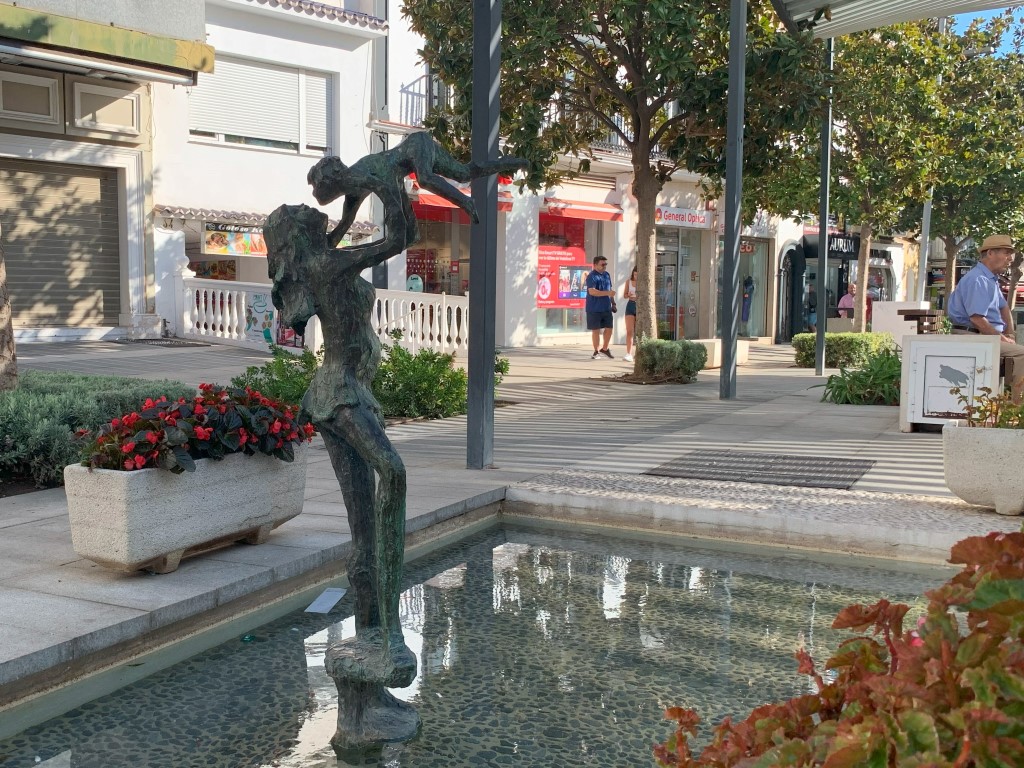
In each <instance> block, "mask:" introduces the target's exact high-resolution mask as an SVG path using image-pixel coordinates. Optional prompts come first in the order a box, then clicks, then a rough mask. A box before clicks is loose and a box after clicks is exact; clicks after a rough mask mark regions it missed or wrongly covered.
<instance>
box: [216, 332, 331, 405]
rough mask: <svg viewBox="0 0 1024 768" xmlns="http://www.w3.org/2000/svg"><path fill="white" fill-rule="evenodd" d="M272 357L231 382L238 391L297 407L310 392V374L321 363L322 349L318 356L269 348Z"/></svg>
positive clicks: (281, 348)
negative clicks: (263, 396) (248, 390)
mask: <svg viewBox="0 0 1024 768" xmlns="http://www.w3.org/2000/svg"><path fill="white" fill-rule="evenodd" d="M270 353H271V355H272V357H271V358H270V360H268V361H267V362H265V363H264V364H263V365H250V366H249V367H248V368H246V369H245V373H243V374H241V375H239V376H236V377H235V378H233V379H232V380H231V386H232V387H235V388H237V389H245V388H246V387H248V388H249V389H252V390H256V391H257V392H261V393H263V394H264V395H265V396H266V397H269V398H272V399H274V400H280V401H281V402H282V403H287V404H289V405H298V404H299V403H300V402H301V401H302V396H303V395H305V394H306V390H307V389H309V383H310V382H311V381H312V380H313V374H314V373H316V369H317V368H319V367H320V364H321V363H322V362H323V359H324V350H323V347H321V348H320V351H319V352H313V350H311V349H303V350H302V352H301V353H299V354H294V353H292V352H289V351H288V350H287V349H284V348H283V347H278V346H276V345H271V347H270Z"/></svg>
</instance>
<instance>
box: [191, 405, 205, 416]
mask: <svg viewBox="0 0 1024 768" xmlns="http://www.w3.org/2000/svg"><path fill="white" fill-rule="evenodd" d="M193 413H194V414H195V415H196V416H202V415H203V414H204V413H206V409H205V408H203V406H202V405H201V404H200V403H196V407H195V410H194V411H193Z"/></svg>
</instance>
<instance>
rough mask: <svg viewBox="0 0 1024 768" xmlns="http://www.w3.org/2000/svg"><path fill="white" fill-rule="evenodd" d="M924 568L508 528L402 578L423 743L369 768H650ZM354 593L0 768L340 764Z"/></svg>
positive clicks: (772, 696) (47, 729) (930, 578)
mask: <svg viewBox="0 0 1024 768" xmlns="http://www.w3.org/2000/svg"><path fill="white" fill-rule="evenodd" d="M947 575H948V574H947V572H943V571H940V570H937V569H900V570H891V569H889V568H887V567H885V566H880V565H879V564H878V562H877V561H863V562H858V561H856V560H842V561H840V560H832V561H830V562H826V561H821V560H814V559H810V558H809V557H808V556H806V555H803V554H794V553H791V552H789V553H787V552H785V551H782V550H775V549H762V550H754V549H749V548H747V549H744V550H737V549H728V548H719V547H717V546H716V547H711V546H709V545H702V544H699V543H696V544H694V545H693V546H679V545H677V544H674V543H666V542H650V541H643V540H638V539H632V538H608V537H604V536H590V535H578V534H566V533H564V532H561V533H557V532H551V531H542V530H533V529H517V528H502V529H496V530H492V531H489V532H487V533H483V534H478V535H475V536H472V537H470V538H468V539H466V540H465V541H463V542H460V543H458V544H455V545H452V546H449V547H446V548H444V549H442V550H439V551H437V552H435V553H433V554H431V555H429V556H427V557H425V558H423V559H421V560H419V561H417V562H415V563H413V564H411V565H409V566H407V568H406V584H407V585H408V588H407V590H406V592H405V593H404V594H403V597H402V616H403V624H404V627H405V633H406V639H407V642H408V644H409V646H410V647H411V648H412V649H413V650H414V651H415V652H416V653H417V656H418V658H419V666H420V669H419V675H418V677H417V678H416V680H415V681H414V682H413V684H412V685H411V686H410V687H409V688H406V689H401V690H398V691H395V693H396V694H397V695H398V696H399V697H400V698H402V699H405V700H407V701H410V702H412V703H414V704H415V706H416V707H417V708H418V710H419V712H420V714H421V716H422V719H423V729H422V732H421V734H420V736H419V737H417V739H415V740H414V741H412V742H410V743H408V744H404V745H394V746H389V747H388V748H386V749H385V751H384V753H383V754H382V755H381V756H379V757H378V758H376V759H374V760H372V761H370V762H369V763H368V764H374V765H377V764H379V765H386V766H395V767H399V766H410V767H411V766H414V767H415V768H435V767H437V768H441V767H442V766H443V767H444V768H451V767H453V766H502V765H510V766H526V767H532V766H538V768H539V767H541V766H543V767H544V768H549V767H550V766H585V765H595V766H598V765H600V766H614V765H651V764H652V760H651V746H652V744H653V743H654V742H655V741H660V740H663V739H664V738H665V737H667V736H668V734H669V732H670V727H669V724H668V723H667V722H666V721H664V720H663V719H662V712H663V710H664V708H665V707H666V706H670V705H683V706H687V707H693V708H695V709H697V710H698V712H699V713H700V716H701V718H702V719H703V721H704V724H705V725H704V726H702V727H703V730H702V732H701V737H702V738H705V739H706V737H707V733H708V728H709V726H708V724H710V723H715V722H717V721H719V720H720V719H721V718H722V717H724V716H725V715H727V714H734V715H738V716H740V717H743V716H745V715H746V713H747V712H749V711H750V709H752V708H753V707H756V706H758V705H760V704H763V703H765V702H768V701H773V700H776V699H779V698H782V697H789V696H793V695H795V694H798V693H801V692H803V691H806V690H808V684H809V681H808V679H807V678H806V677H802V676H800V675H798V674H797V673H796V662H795V661H794V659H793V652H794V651H795V650H796V649H797V648H799V647H805V648H807V649H808V650H809V651H810V653H811V654H812V656H813V657H814V659H815V660H816V661H817V662H818V664H819V665H821V664H823V663H824V661H825V660H826V659H827V658H828V657H829V655H830V654H831V653H832V652H833V651H834V650H835V648H836V647H837V646H838V644H839V643H840V642H842V640H844V639H845V638H846V637H848V635H847V634H846V633H843V632H837V631H834V630H832V629H831V628H830V625H831V623H832V620H833V618H834V617H835V615H836V613H837V612H838V610H839V609H840V608H842V607H843V606H844V605H846V604H848V603H850V602H874V601H875V600H877V599H878V598H879V597H886V598H888V599H890V600H897V601H902V602H909V603H911V606H912V612H911V616H910V619H909V620H913V618H914V616H915V615H916V613H918V612H920V610H921V609H922V608H923V606H924V600H923V599H922V598H920V597H919V596H920V595H921V594H922V592H923V591H924V590H926V589H929V588H931V587H933V586H936V585H937V584H939V583H941V581H943V580H944V579H945V578H946V576H947ZM352 607H353V606H352V595H351V593H350V594H349V595H346V597H345V599H344V600H343V601H342V602H341V603H340V604H339V605H338V606H337V607H336V608H335V609H334V610H333V611H332V612H331V613H330V614H327V615H318V614H308V613H302V612H298V613H294V614H291V615H289V616H286V617H284V618H282V619H280V620H277V621H274V622H272V623H270V624H266V625H264V626H262V627H260V628H258V629H256V630H254V631H252V632H250V633H248V634H246V635H245V636H242V637H238V638H236V639H234V640H233V641H231V642H228V643H225V644H223V645H221V646H218V647H216V648H214V649H212V650H210V651H207V652H205V653H202V654H200V655H198V656H195V657H194V658H192V659H189V660H188V661H186V662H183V663H180V664H177V665H175V666H172V667H170V668H168V669H166V670H164V671H162V672H158V673H156V674H153V675H151V676H150V677H148V678H146V679H144V680H142V681H140V682H137V683H134V684H132V685H129V686H127V687H125V688H122V689H121V690H119V691H117V692H115V693H113V694H110V695H108V696H105V697H103V698H101V699H97V700H95V701H93V702H91V703H89V704H86V705H84V706H82V707H79V708H78V709H75V710H72V711H71V712H68V713H67V714H65V715H63V716H61V717H58V718H54V719H53V720H50V721H48V722H46V723H43V724H42V725H39V726H37V727H34V728H31V729H29V730H28V731H25V732H23V733H22V734H19V735H18V736H15V737H13V738H11V739H8V740H6V741H0V768H22V766H26V767H27V766H33V767H35V766H40V765H41V766H44V768H66V767H69V766H73V767H74V768H122V767H123V768H143V767H145V768H164V767H165V766H166V767H167V768H172V767H173V768H192V767H193V766H195V767H197V768H198V766H204V767H205V768H249V767H252V768H256V767H260V768H262V767H266V768H270V767H271V766H275V767H279V768H299V767H300V766H301V768H320V767H324V768H327V767H332V768H333V767H334V766H345V765H348V763H343V762H339V761H338V760H337V758H336V757H335V755H334V753H333V751H332V749H331V747H330V746H329V740H330V738H331V736H332V735H333V733H334V728H335V725H336V718H337V709H336V691H335V688H334V684H333V681H332V680H331V679H330V678H328V677H327V675H326V674H325V673H324V668H323V659H324V651H325V650H326V648H327V645H328V644H329V643H331V642H333V641H336V640H340V639H343V638H345V637H349V636H351V635H352V634H353V633H354V626H353V622H352V619H351V613H352Z"/></svg>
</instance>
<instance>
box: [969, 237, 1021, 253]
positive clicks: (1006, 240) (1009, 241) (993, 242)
mask: <svg viewBox="0 0 1024 768" xmlns="http://www.w3.org/2000/svg"><path fill="white" fill-rule="evenodd" d="M993 248H1009V249H1010V250H1011V251H1016V250H1017V248H1016V246H1014V244H1013V238H1012V237H1010V236H1009V235H989V236H988V237H986V238H985V242H983V243H982V244H981V248H979V249H978V253H985V251H991V250H992V249H993Z"/></svg>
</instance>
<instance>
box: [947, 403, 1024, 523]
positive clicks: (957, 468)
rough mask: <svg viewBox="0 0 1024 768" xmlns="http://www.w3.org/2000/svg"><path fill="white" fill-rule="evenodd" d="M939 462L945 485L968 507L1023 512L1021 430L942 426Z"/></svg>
mask: <svg viewBox="0 0 1024 768" xmlns="http://www.w3.org/2000/svg"><path fill="white" fill-rule="evenodd" d="M942 460H943V465H944V468H945V472H946V485H947V486H949V490H950V491H951V492H952V493H954V494H955V495H957V496H959V497H960V498H961V499H963V500H964V501H966V502H967V503H968V504H977V505H978V506H979V507H989V508H990V509H995V511H996V512H998V513H999V514H1001V515H1019V514H1021V513H1022V512H1024V429H993V428H990V427H968V426H961V425H960V424H955V423H949V424H946V426H944V427H943V428H942Z"/></svg>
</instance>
